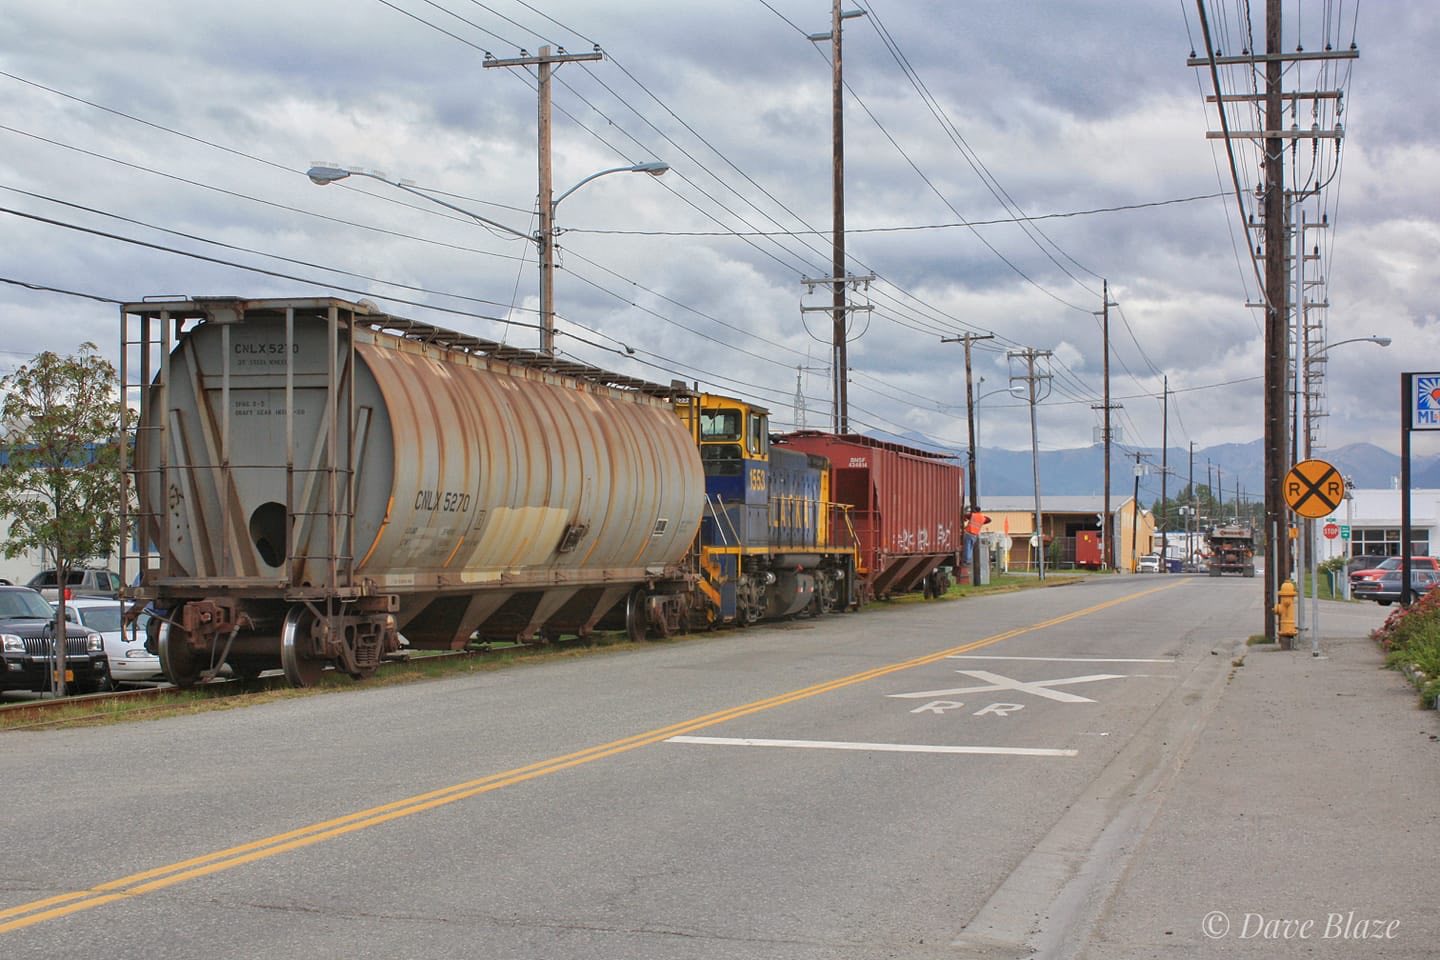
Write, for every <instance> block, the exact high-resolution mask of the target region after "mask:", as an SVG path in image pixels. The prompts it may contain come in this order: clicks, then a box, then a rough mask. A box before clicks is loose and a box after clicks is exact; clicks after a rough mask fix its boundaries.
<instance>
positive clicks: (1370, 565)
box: [1345, 553, 1390, 574]
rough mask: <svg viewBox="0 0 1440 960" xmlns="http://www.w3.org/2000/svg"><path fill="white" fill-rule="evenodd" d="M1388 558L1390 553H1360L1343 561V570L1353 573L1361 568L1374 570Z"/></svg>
mask: <svg viewBox="0 0 1440 960" xmlns="http://www.w3.org/2000/svg"><path fill="white" fill-rule="evenodd" d="M1388 559H1390V555H1389V554H1385V553H1362V554H1359V555H1357V556H1354V557H1351V558H1350V559H1349V560H1347V561H1345V572H1346V573H1347V574H1355V573H1359V572H1360V571H1361V570H1374V569H1375V568H1376V567H1378V566H1380V564H1382V563H1384V562H1385V561H1386V560H1388Z"/></svg>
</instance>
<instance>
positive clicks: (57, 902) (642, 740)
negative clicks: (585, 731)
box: [0, 581, 1184, 933]
mask: <svg viewBox="0 0 1440 960" xmlns="http://www.w3.org/2000/svg"><path fill="white" fill-rule="evenodd" d="M1183 582H1184V581H1175V582H1172V583H1170V584H1166V585H1164V586H1160V587H1152V588H1151V589H1149V590H1143V591H1140V592H1138V593H1133V594H1129V595H1126V596H1123V597H1118V598H1116V599H1114V600H1108V601H1106V602H1104V603H1099V604H1095V605H1094V606H1091V607H1086V608H1085V609H1083V610H1076V611H1074V612H1072V613H1067V614H1064V615H1063V616H1059V617H1054V618H1052V619H1049V620H1044V621H1041V622H1039V623H1034V624H1029V625H1027V626H1023V627H1016V628H1015V629H1013V630H1006V631H1005V632H1003V633H997V634H994V635H992V636H989V637H985V638H984V639H981V640H975V641H973V642H971V643H966V644H962V645H961V646H958V647H951V648H949V649H947V650H941V651H940V652H938V653H930V654H926V655H924V656H921V657H915V658H914V659H911V660H904V661H901V662H899V663H893V664H890V665H889V666H884V667H876V668H875V669H873V670H866V671H865V672H863V673H856V674H852V675H850V676H848V677H841V678H839V679H837V680H829V681H826V682H824V683H817V684H815V685H814V686H810V687H805V688H803V689H800V690H792V691H790V692H788V693H782V694H778V695H776V696H773V697H768V698H766V699H764V700H756V701H754V702H752V703H747V704H743V705H741V706H738V707H730V708H729V709H726V710H720V711H717V712H715V713H709V714H706V715H705V716H702V717H694V718H692V719H689V720H682V721H680V722H679V723H673V724H671V725H669V726H666V727H659V728H657V729H655V730H650V731H647V732H645V733H637V734H635V735H634V736H631V737H625V738H624V739H621V740H612V741H611V742H609V743H604V744H600V745H599V746H594V747H587V748H586V749H584V750H579V751H576V752H575V753H568V754H565V755H564V756H559V757H551V758H549V759H547V760H539V761H537V762H535V763H531V764H528V765H526V766H523V767H516V768H514V769H513V770H506V771H505V772H503V773H495V774H491V775H490V776H488V777H481V778H479V779H477V780H467V781H465V782H464V783H457V784H455V785H453V786H449V787H444V788H442V789H439V790H432V791H430V792H429V793H422V794H418V795H416V796H413V797H407V798H405V799H404V800H396V801H394V802H392V803H387V804H383V805H381V806H378V807H371V808H370V809H368V810H361V811H359V812H357V813H350V814H346V815H345V816H343V817H336V818H335V819H333V820H325V821H323V822H321V823H315V824H311V825H310V826H307V827H301V828H299V829H298V830H291V831H289V832H288V833H280V834H276V835H274V836H271V837H265V838H264V839H261V840H254V841H252V842H250V843H244V844H241V845H239V846H235V847H229V848H228V849H225V850H219V851H216V852H215V853H207V854H205V855H204V856H200V857H194V858H192V859H190V860H182V861H180V862H178V863H172V864H168V865H167V866H163V867H156V868H155V869H153V870H146V871H143V872H141V873H132V874H130V875H129V876H126V877H121V878H119V879H118V880H111V881H110V882H108V883H102V884H100V885H99V886H95V887H91V888H90V889H89V890H77V891H73V892H70V893H61V894H57V895H55V896H53V897H46V898H45V899H43V900H35V901H32V902H30V903H23V904H20V905H19V906H16V907H10V908H9V909H6V910H0V933H9V932H10V931H13V930H21V929H24V928H25V927H31V926H34V925H36V924H39V923H44V922H46V921H48V920H55V919H58V918H60V917H66V916H69V915H71V914H75V913H79V912H81V911H82V910H90V909H92V908H94V907H100V906H104V905H105V904H107V903H114V902H115V901H117V900H125V899H129V898H131V897H139V896H143V895H144V894H147V893H154V892H155V891H157V890H164V889H165V888H167V887H173V886H175V885H176V884H180V883H184V882H185V881H187V880H195V879H198V878H200V877H206V876H209V875H211V874H213V873H219V872H221V871H223V870H230V869H233V868H235V867H239V866H243V865H245V864H247V863H253V862H255V861H257V860H264V859H266V858H269V857H274V856H278V855H280V854H282V853H288V852H290V851H292V850H299V849H301V848H303V847H308V846H312V845H314V844H317V843H323V842H325V841H327V840H333V839H335V838H337V837H343V836H345V835H346V834H349V833H355V832H356V831H359V830H365V829H368V828H370V827H374V826H379V825H380V824H382V823H388V822H389V821H391V820H399V819H401V818H402V817H409V816H414V815H415V814H417V813H424V812H425V811H427V810H434V809H436V808H437V807H443V806H447V805H448V804H452V803H456V802H458V801H461V800H467V799H469V798H471V797H477V796H479V795H480V794H482V793H490V792H491V791H493V790H502V789H504V788H505V787H511V786H514V785H515V784H518V783H524V782H525V781H527V780H534V779H536V778H538V777H543V776H546V775H548V774H552V773H558V772H560V771H561V770H568V769H570V768H571V767H578V766H581V765H583V764H587V763H593V762H594V761H596V760H603V759H605V758H606V757H613V756H616V755H618V754H621V753H626V752H628V751H630V750H635V749H638V748H639V747H646V746H649V745H650V744H653V743H659V742H661V741H663V740H668V739H670V738H671V737H677V736H681V735H684V734H688V733H693V732H694V731H696V730H702V729H704V728H706V727H711V726H715V725H716V724H720V723H725V722H727V721H729V720H736V719H739V718H740V717H746V716H749V715H750V714H753V713H760V712H761V711H764V710H771V709H774V708H775V707H781V706H784V705H785V704H788V703H795V702H797V701H800V700H806V699H809V698H810V697H815V696H819V695H820V694H822V693H829V692H830V691H832V690H840V689H842V688H844V687H849V686H854V685H855V684H857V683H865V682H866V681H869V680H875V679H877V678H879V677H884V676H887V675H889V674H892V673H898V672H900V671H902V670H909V669H911V668H912V667H919V666H924V665H925V664H928V663H935V662H936V661H938V660H943V659H945V658H946V657H951V656H955V655H956V654H961V653H967V652H969V651H971V650H978V649H980V648H982V647H988V646H991V645H992V644H996V643H999V642H1001V641H1002V640H1009V639H1010V638H1012V637H1018V636H1020V635H1022V634H1026V633H1033V632H1035V631H1038V630H1044V629H1046V628H1048V627H1053V626H1057V625H1059V624H1062V623H1067V622H1069V621H1071V620H1076V619H1079V618H1081V617H1085V616H1089V615H1091V614H1094V613H1098V612H1100V611H1101V610H1105V609H1108V608H1110V607H1113V606H1116V605H1118V604H1121V603H1127V602H1129V601H1131V600H1136V599H1139V598H1141V597H1145V596H1148V595H1150V594H1152V593H1156V592H1157V591H1159V590H1168V589H1172V588H1173V587H1175V586H1178V585H1179V584H1180V583H1183Z"/></svg>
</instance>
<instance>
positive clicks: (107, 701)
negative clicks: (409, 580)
mask: <svg viewBox="0 0 1440 960" xmlns="http://www.w3.org/2000/svg"><path fill="white" fill-rule="evenodd" d="M481 652H484V651H472V650H458V651H447V652H440V653H433V654H429V655H427V656H425V657H424V658H423V660H424V661H426V662H429V661H433V660H451V659H456V658H463V657H472V656H475V655H476V654H477V653H481ZM421 659H422V658H410V657H406V658H405V659H403V660H389V661H386V662H384V663H382V664H381V665H380V669H381V670H387V669H393V668H395V667H398V666H401V665H408V664H410V663H412V662H418V661H419V660H421ZM289 686H290V684H289V682H288V681H287V680H286V679H285V675H284V674H283V673H279V672H276V673H272V674H268V675H266V676H262V677H256V678H254V679H251V680H236V679H225V678H218V679H215V680H212V681H211V682H209V683H205V684H201V685H199V686H197V687H192V688H191V689H192V690H200V691H202V692H204V693H206V694H207V696H208V697H210V698H216V699H218V698H224V697H240V696H245V695H246V694H251V693H262V692H264V691H266V690H275V689H279V688H288V687H289ZM176 689H177V688H176V687H175V686H174V685H173V684H169V683H165V684H160V685H158V686H154V687H142V688H139V689H135V690H114V691H110V692H108V693H89V694H85V695H84V696H78V697H60V698H55V699H50V700H27V701H24V702H21V703H10V704H6V705H4V706H0V729H3V730H38V729H42V728H45V727H63V726H68V725H70V724H81V723H88V722H92V721H95V720H104V719H107V718H109V717H111V716H113V715H114V711H113V710H110V709H106V707H108V706H110V705H113V704H114V703H115V702H116V701H127V700H137V701H143V700H156V699H160V698H162V697H164V696H166V695H167V694H173V693H175V692H176ZM86 705H94V706H95V707H96V710H95V711H94V712H92V713H79V714H73V715H71V714H67V715H65V716H51V714H55V713H60V712H61V711H63V710H65V708H67V707H77V706H80V707H83V706H86ZM173 709H175V705H174V704H173V703H164V704H156V705H155V706H154V707H152V708H146V707H136V708H134V709H130V710H127V711H126V712H125V713H126V716H127V717H133V716H137V715H143V714H144V713H146V712H148V711H149V710H156V711H159V710H173Z"/></svg>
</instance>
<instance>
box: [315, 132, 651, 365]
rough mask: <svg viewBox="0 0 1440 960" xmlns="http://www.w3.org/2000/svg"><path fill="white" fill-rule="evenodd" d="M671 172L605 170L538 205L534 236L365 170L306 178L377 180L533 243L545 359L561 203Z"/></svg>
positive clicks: (642, 166) (319, 170)
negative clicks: (598, 186)
mask: <svg viewBox="0 0 1440 960" xmlns="http://www.w3.org/2000/svg"><path fill="white" fill-rule="evenodd" d="M669 169H670V165H669V164H668V163H662V162H661V161H659V160H647V161H645V162H644V163H636V164H631V165H630V166H628V167H611V168H610V169H608V170H600V171H598V172H596V173H592V174H590V176H588V177H586V178H585V179H583V180H581V181H580V182H579V183H577V184H575V185H574V186H573V187H571V188H570V189H569V190H566V191H565V192H564V193H562V194H560V196H558V197H556V198H554V199H553V200H551V199H549V198H546V199H545V200H544V201H543V202H542V203H541V204H540V227H539V229H538V230H536V231H535V232H534V233H533V234H529V233H524V232H522V231H520V230H516V229H515V228H514V227H507V226H506V225H505V224H503V223H499V222H497V221H495V220H491V219H490V218H488V217H482V216H480V214H478V213H475V212H474V211H472V210H466V209H465V208H464V207H457V206H456V205H455V204H453V203H448V202H447V201H444V200H441V199H440V198H439V197H432V196H431V195H430V194H428V193H426V192H425V191H423V190H417V189H415V188H414V187H412V186H410V185H409V184H408V183H405V182H404V181H403V180H391V179H390V178H388V177H385V176H382V175H381V174H378V173H367V172H365V171H364V170H346V169H344V168H343V167H332V166H327V165H324V164H316V165H314V166H312V167H311V168H310V169H309V170H306V171H305V175H306V176H307V177H309V178H310V182H311V183H314V184H316V185H318V186H322V187H323V186H325V185H326V184H328V183H334V182H335V181H337V180H344V179H345V178H346V177H352V176H353V177H369V178H370V179H371V180H379V181H380V182H381V183H388V184H389V185H390V186H392V187H395V188H396V189H399V190H404V191H405V192H406V193H412V194H414V195H415V196H417V197H423V198H425V199H426V200H429V201H430V202H431V203H435V204H439V205H440V206H442V207H445V208H446V209H447V210H454V211H455V212H456V213H463V214H464V215H465V216H467V217H469V218H470V219H472V220H478V221H479V222H481V223H483V224H485V225H486V226H490V227H494V228H495V229H497V230H503V231H505V232H506V233H508V234H510V235H512V236H516V237H520V238H521V239H523V240H530V241H532V242H533V243H534V244H535V246H536V249H537V250H538V251H539V253H540V352H541V353H543V354H544V355H545V356H547V357H553V356H554V355H555V208H556V207H558V206H560V201H561V200H564V199H565V198H566V197H568V196H570V194H572V193H574V192H575V191H576V190H579V189H580V188H581V187H583V186H585V184H587V183H589V182H590V181H591V180H594V179H596V178H597V177H603V176H605V175H606V174H611V173H648V174H650V176H652V177H658V176H662V175H663V174H665V173H666V171H668V170H669Z"/></svg>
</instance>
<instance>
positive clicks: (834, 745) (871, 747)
mask: <svg viewBox="0 0 1440 960" xmlns="http://www.w3.org/2000/svg"><path fill="white" fill-rule="evenodd" d="M665 742H666V743H703V744H713V745H716V746H722V747H799V748H800V749H804V750H864V751H866V752H869V751H876V752H879V753H973V754H984V755H986V756H1004V757H1074V756H1077V755H1079V753H1080V751H1078V750H1055V749H1051V748H1049V747H963V746H954V745H946V744H929V743H851V742H847V741H843V740H760V739H756V738H754V737H671V738H670V739H668V740H666V741H665Z"/></svg>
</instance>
